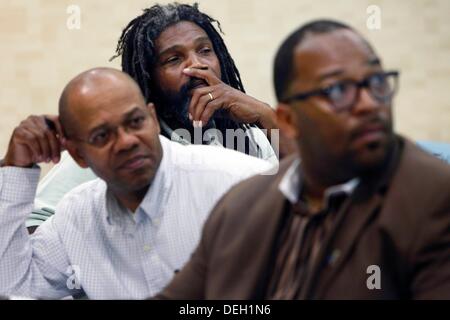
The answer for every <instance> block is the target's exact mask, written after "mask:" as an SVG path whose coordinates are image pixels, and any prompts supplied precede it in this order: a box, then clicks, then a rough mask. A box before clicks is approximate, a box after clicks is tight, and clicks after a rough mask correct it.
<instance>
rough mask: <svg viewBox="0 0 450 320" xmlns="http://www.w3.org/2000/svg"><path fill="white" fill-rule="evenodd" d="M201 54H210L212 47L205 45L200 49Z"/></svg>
mask: <svg viewBox="0 0 450 320" xmlns="http://www.w3.org/2000/svg"><path fill="white" fill-rule="evenodd" d="M199 52H200V53H201V54H209V53H210V52H212V49H211V48H210V47H203V48H201V49H200V51H199Z"/></svg>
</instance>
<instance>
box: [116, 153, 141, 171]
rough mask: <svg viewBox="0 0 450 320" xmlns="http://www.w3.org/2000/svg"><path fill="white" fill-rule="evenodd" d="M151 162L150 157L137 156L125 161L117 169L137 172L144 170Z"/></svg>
mask: <svg viewBox="0 0 450 320" xmlns="http://www.w3.org/2000/svg"><path fill="white" fill-rule="evenodd" d="M148 161H149V157H148V156H144V155H137V156H133V157H131V158H129V159H128V160H126V161H124V162H123V163H122V164H121V165H120V166H119V167H118V168H117V169H118V170H137V169H140V168H142V167H143V166H144V165H145V164H146V163H147V162H148Z"/></svg>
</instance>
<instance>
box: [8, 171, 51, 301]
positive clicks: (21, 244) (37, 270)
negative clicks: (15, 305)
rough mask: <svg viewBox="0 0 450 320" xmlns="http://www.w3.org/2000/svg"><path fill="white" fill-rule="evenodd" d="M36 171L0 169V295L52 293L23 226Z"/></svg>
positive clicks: (34, 188)
mask: <svg viewBox="0 0 450 320" xmlns="http://www.w3.org/2000/svg"><path fill="white" fill-rule="evenodd" d="M39 174H40V170H39V169H38V168H32V169H23V168H16V167H2V168H0V294H16V295H23V296H34V297H52V296H53V297H54V296H55V295H54V294H53V293H52V292H51V291H50V290H51V289H52V285H50V284H49V283H48V282H47V280H46V277H45V274H44V273H43V272H41V268H42V265H43V261H41V260H42V259H40V257H39V255H36V254H35V253H34V250H33V246H34V243H32V242H31V240H30V236H29V235H28V232H27V230H26V227H25V220H26V218H27V217H28V215H29V213H30V212H31V210H32V208H33V203H34V195H35V192H36V187H37V184H38V180H39ZM41 246H44V247H45V243H41ZM34 260H36V261H34ZM44 263H45V262H44Z"/></svg>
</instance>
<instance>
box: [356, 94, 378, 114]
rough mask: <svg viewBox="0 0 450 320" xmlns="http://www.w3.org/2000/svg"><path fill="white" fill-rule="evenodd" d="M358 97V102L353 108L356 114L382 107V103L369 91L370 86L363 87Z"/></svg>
mask: <svg viewBox="0 0 450 320" xmlns="http://www.w3.org/2000/svg"><path fill="white" fill-rule="evenodd" d="M356 99H357V101H356V104H355V106H354V107H353V110H352V111H353V113H354V114H364V113H371V112H374V111H376V110H378V109H380V107H381V103H380V102H379V101H378V100H376V99H375V98H374V97H373V96H372V95H371V94H370V93H369V89H368V88H361V89H360V90H359V92H358V97H356Z"/></svg>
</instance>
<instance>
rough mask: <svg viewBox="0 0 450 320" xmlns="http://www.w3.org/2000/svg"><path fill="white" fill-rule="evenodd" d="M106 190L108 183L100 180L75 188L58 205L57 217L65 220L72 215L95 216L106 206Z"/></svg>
mask: <svg viewBox="0 0 450 320" xmlns="http://www.w3.org/2000/svg"><path fill="white" fill-rule="evenodd" d="M106 189H107V188H106V183H105V182H104V181H103V180H101V179H100V178H96V179H95V180H92V181H89V182H85V183H83V184H81V185H79V186H77V187H75V188H74V189H72V190H71V191H69V192H68V193H67V194H66V195H65V196H64V197H63V198H62V199H61V201H60V202H59V203H58V205H57V207H56V215H55V216H57V217H58V216H59V217H62V216H64V217H65V219H67V218H68V217H70V216H72V215H75V216H78V217H82V216H93V215H94V214H93V213H95V212H97V211H99V210H101V207H102V206H103V205H104V204H105V195H106Z"/></svg>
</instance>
